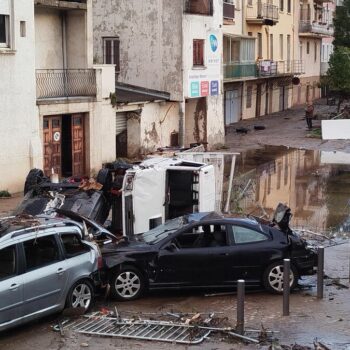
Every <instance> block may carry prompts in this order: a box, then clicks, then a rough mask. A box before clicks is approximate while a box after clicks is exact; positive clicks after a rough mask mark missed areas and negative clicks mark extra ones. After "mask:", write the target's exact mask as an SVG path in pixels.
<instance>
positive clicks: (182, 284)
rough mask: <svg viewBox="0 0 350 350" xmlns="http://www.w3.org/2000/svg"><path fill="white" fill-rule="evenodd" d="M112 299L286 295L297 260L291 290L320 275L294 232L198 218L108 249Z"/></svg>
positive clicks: (177, 221) (208, 215) (174, 222)
mask: <svg viewBox="0 0 350 350" xmlns="http://www.w3.org/2000/svg"><path fill="white" fill-rule="evenodd" d="M102 256H103V260H104V264H105V268H106V271H107V274H108V278H109V282H110V285H111V293H112V296H113V297H115V298H117V299H120V300H133V299H136V298H138V297H140V296H141V295H142V293H143V292H144V291H145V290H147V289H165V288H167V289H183V288H194V287H195V288H197V287H201V288H218V287H231V286H235V284H236V281H237V280H238V279H244V280H245V281H246V284H247V285H248V286H249V285H250V286H259V285H263V286H264V287H265V288H266V289H267V290H269V291H271V292H275V293H281V292H282V291H283V284H282V283H283V259H284V258H290V259H291V280H290V286H291V289H293V288H294V287H295V286H296V285H297V282H298V279H299V277H300V276H301V275H309V274H313V273H314V266H316V263H317V255H316V252H315V251H314V250H313V249H312V248H309V247H308V246H307V243H306V241H304V240H303V239H302V238H300V237H298V236H297V235H296V234H294V233H293V232H292V231H291V230H290V229H288V230H286V231H285V232H283V231H282V230H281V229H278V228H276V227H271V226H270V225H265V224H262V223H261V222H259V221H257V220H255V219H249V218H247V219H239V218H224V217H222V216H220V215H218V214H216V213H196V214H190V215H187V216H182V217H179V218H176V219H173V220H170V221H168V222H166V223H165V224H164V225H161V226H158V227H156V228H154V229H152V230H151V231H148V232H146V233H143V234H140V235H136V236H135V237H132V238H125V240H124V241H122V242H119V243H117V244H107V245H105V246H103V247H102Z"/></svg>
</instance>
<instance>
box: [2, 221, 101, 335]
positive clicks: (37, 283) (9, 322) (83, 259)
mask: <svg viewBox="0 0 350 350" xmlns="http://www.w3.org/2000/svg"><path fill="white" fill-rule="evenodd" d="M83 237H84V228H83V226H81V225H80V224H79V223H76V222H74V221H72V220H69V219H52V218H48V217H27V218H24V217H12V218H6V219H0V331H1V330H4V329H7V328H10V327H12V326H15V325H19V324H22V323H24V322H28V321H30V320H34V319H37V318H39V317H42V316H45V315H48V314H51V313H55V312H58V311H62V310H63V309H64V308H65V307H73V308H76V307H81V308H84V309H85V310H88V309H89V308H90V307H91V305H92V303H93V299H94V289H95V286H96V285H97V284H98V282H99V267H100V266H101V265H100V264H101V263H102V259H101V255H100V252H99V249H98V247H97V246H96V245H95V244H93V243H90V242H87V241H85V240H83Z"/></svg>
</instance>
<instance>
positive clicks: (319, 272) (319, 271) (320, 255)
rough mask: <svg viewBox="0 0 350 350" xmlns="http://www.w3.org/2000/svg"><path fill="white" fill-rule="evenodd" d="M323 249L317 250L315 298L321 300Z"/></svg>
mask: <svg viewBox="0 0 350 350" xmlns="http://www.w3.org/2000/svg"><path fill="white" fill-rule="evenodd" d="M323 278H324V247H318V250H317V298H318V299H323Z"/></svg>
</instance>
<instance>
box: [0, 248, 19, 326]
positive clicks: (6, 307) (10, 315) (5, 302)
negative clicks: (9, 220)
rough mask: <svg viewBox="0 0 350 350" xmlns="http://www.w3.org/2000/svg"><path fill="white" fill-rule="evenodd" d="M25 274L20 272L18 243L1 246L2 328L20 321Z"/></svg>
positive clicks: (0, 293) (0, 318)
mask: <svg viewBox="0 0 350 350" xmlns="http://www.w3.org/2000/svg"><path fill="white" fill-rule="evenodd" d="M22 304H23V276H22V275H20V274H19V255H18V248H17V245H16V244H12V245H9V246H5V247H2V248H0V330H2V329H5V328H6V327H7V326H9V325H10V324H18V323H20V317H21V308H22Z"/></svg>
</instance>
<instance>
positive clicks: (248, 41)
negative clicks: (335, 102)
mask: <svg viewBox="0 0 350 350" xmlns="http://www.w3.org/2000/svg"><path fill="white" fill-rule="evenodd" d="M232 3H233V2H232ZM235 6H236V11H235V19H234V20H236V18H237V19H238V21H237V22H238V23H240V24H241V25H240V26H238V27H236V28H235V25H230V24H228V23H227V22H224V26H223V31H224V90H225V123H226V125H228V124H231V123H234V122H236V121H238V120H240V119H248V118H254V117H259V116H261V115H265V114H268V113H273V112H277V111H283V110H285V109H287V108H289V107H291V105H292V91H293V88H292V80H293V77H295V76H297V75H299V74H301V73H302V70H303V64H302V62H301V61H300V60H295V59H293V57H294V56H293V55H294V45H293V30H294V26H293V25H294V7H293V2H292V0H280V1H278V3H277V1H275V2H274V1H264V0H247V1H244V2H242V5H241V4H240V0H236V3H235ZM237 7H239V10H237Z"/></svg>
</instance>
